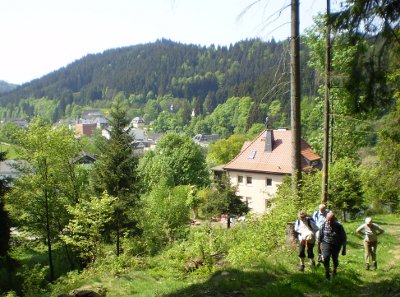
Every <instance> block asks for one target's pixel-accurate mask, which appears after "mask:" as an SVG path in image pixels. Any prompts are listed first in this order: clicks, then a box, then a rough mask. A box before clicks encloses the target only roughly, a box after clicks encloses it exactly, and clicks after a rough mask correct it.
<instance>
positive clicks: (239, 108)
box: [209, 97, 254, 136]
mask: <svg viewBox="0 0 400 297" xmlns="http://www.w3.org/2000/svg"><path fill="white" fill-rule="evenodd" d="M252 104H254V100H253V99H252V98H250V97H242V98H241V97H231V98H229V99H228V100H227V101H226V102H225V103H224V104H221V105H218V106H217V108H216V109H215V110H214V112H213V113H212V114H211V115H210V118H209V120H210V122H211V132H212V133H214V134H220V135H223V136H228V135H230V134H232V133H242V134H243V133H245V132H246V131H247V129H248V127H247V119H248V118H249V112H250V108H251V106H252Z"/></svg>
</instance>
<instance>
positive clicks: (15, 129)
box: [0, 122, 21, 144]
mask: <svg viewBox="0 0 400 297" xmlns="http://www.w3.org/2000/svg"><path fill="white" fill-rule="evenodd" d="M20 130H21V128H20V127H19V126H18V125H17V124H16V123H14V122H5V123H4V124H2V125H1V129H0V138H1V139H2V141H5V142H8V143H12V144H16V143H17V139H16V137H17V135H18V133H19V131H20Z"/></svg>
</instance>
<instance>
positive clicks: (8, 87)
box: [0, 80, 17, 94]
mask: <svg viewBox="0 0 400 297" xmlns="http://www.w3.org/2000/svg"><path fill="white" fill-rule="evenodd" d="M16 87H17V85H14V84H10V83H8V82H5V81H4V80H0V94H3V93H6V92H10V91H12V90H14V89H15V88H16Z"/></svg>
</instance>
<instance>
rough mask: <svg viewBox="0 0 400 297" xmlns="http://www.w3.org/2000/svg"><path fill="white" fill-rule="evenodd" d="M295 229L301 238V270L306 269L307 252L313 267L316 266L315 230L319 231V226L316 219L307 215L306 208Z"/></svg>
mask: <svg viewBox="0 0 400 297" xmlns="http://www.w3.org/2000/svg"><path fill="white" fill-rule="evenodd" d="M294 231H295V232H296V233H297V235H298V240H299V258H300V267H299V270H300V271H304V260H305V258H306V252H307V257H308V258H309V259H310V264H311V267H315V261H314V245H315V232H317V231H318V227H317V225H315V223H314V220H313V219H312V218H311V217H309V216H307V213H306V212H305V211H304V210H302V211H300V212H299V215H298V219H297V221H296V222H295V224H294Z"/></svg>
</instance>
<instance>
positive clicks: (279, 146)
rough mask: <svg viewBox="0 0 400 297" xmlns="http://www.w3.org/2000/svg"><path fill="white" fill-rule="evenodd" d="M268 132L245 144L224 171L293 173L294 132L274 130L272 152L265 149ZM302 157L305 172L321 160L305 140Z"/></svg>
mask: <svg viewBox="0 0 400 297" xmlns="http://www.w3.org/2000/svg"><path fill="white" fill-rule="evenodd" d="M266 131H267V130H264V131H263V132H262V133H260V134H259V135H258V137H257V138H256V139H255V140H253V141H252V142H251V143H249V142H245V143H244V145H243V147H242V149H241V151H240V153H239V154H238V155H237V156H236V157H235V158H234V159H233V160H231V161H230V162H228V163H227V164H225V166H224V169H225V170H240V171H252V172H270V173H277V174H290V173H291V172H292V164H291V161H292V132H291V131H289V130H281V129H280V130H273V131H272V135H273V137H272V139H273V142H272V151H268V150H266V149H265V148H266ZM301 156H302V158H301V166H302V170H304V171H308V170H310V169H311V168H312V167H311V166H310V165H309V163H310V162H312V161H319V160H320V159H321V157H320V156H319V155H317V154H315V153H314V152H313V151H312V149H311V147H310V146H309V145H308V144H307V143H306V142H305V141H304V140H301ZM307 161H308V162H307Z"/></svg>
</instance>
